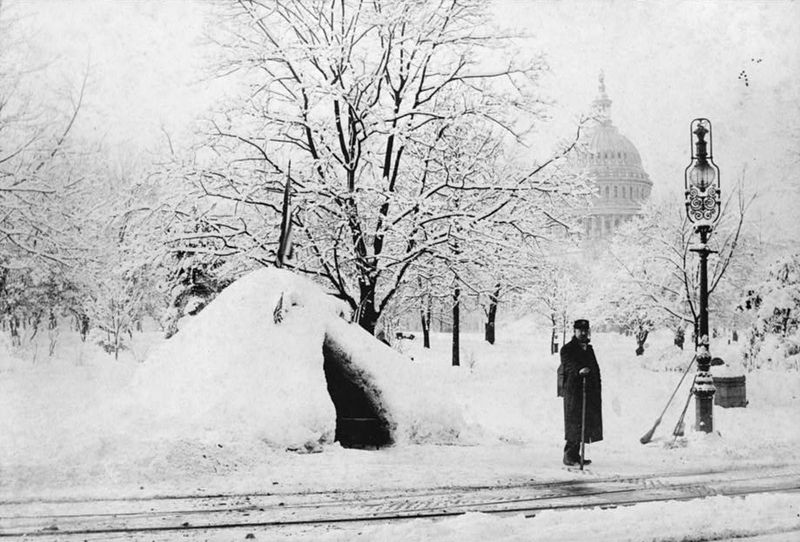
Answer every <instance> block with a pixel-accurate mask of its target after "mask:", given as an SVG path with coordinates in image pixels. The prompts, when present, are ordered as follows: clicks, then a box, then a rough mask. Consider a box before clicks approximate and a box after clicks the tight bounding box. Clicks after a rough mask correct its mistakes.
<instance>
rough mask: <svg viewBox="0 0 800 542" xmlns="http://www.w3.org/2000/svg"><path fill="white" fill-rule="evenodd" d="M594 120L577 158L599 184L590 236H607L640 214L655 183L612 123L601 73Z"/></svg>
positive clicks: (587, 226)
mask: <svg viewBox="0 0 800 542" xmlns="http://www.w3.org/2000/svg"><path fill="white" fill-rule="evenodd" d="M592 105H593V107H594V110H595V114H596V116H595V121H594V124H593V125H592V126H590V127H589V129H588V130H587V133H586V135H585V137H584V138H582V140H581V142H580V145H579V147H578V152H577V153H576V155H575V156H574V158H573V159H574V161H575V163H576V165H577V167H578V169H579V170H581V171H582V172H583V173H585V174H586V175H587V176H588V177H590V178H591V179H592V180H593V181H594V182H595V185H596V188H597V195H596V197H595V200H594V202H593V204H592V208H591V209H590V211H589V215H588V216H587V218H586V220H585V229H586V235H587V236H588V237H595V238H597V237H608V236H610V235H611V234H612V233H613V232H614V231H615V230H616V229H617V227H619V225H620V224H622V223H623V222H625V221H627V220H630V219H631V218H632V217H634V216H636V215H637V214H639V212H640V210H641V208H642V203H643V202H644V200H646V199H647V198H648V197H649V196H650V192H651V190H652V186H653V183H652V181H650V177H649V175H647V172H646V171H645V170H644V168H643V167H642V158H641V156H640V155H639V151H638V150H637V149H636V147H635V146H634V144H633V143H631V140H630V139H628V138H627V137H625V136H624V135H622V134H621V133H620V132H619V130H618V129H617V127H616V126H614V124H613V123H612V122H611V114H610V112H611V100H610V99H609V98H608V95H607V94H606V86H605V81H604V78H603V75H602V74H600V96H599V97H598V98H597V99H596V100H595V101H594V102H593V104H592Z"/></svg>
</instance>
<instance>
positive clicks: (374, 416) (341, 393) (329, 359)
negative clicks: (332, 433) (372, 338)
mask: <svg viewBox="0 0 800 542" xmlns="http://www.w3.org/2000/svg"><path fill="white" fill-rule="evenodd" d="M322 355H323V358H324V364H323V368H324V370H325V379H326V380H327V383H328V393H329V394H330V396H331V400H333V405H334V406H335V407H336V441H337V442H339V444H341V445H342V446H344V447H346V448H380V447H382V446H388V445H389V444H391V443H392V435H391V430H390V425H389V423H388V421H387V420H386V418H385V417H383V416H382V415H381V414H380V409H379V408H378V404H377V402H378V401H379V399H378V398H377V397H376V393H375V390H374V389H370V386H369V384H368V383H367V382H365V381H364V376H363V374H361V373H360V372H359V371H358V369H357V368H356V367H355V366H354V365H353V363H352V361H351V360H350V357H349V356H348V355H347V353H346V352H344V351H343V350H342V348H340V347H339V345H337V344H335V343H334V342H333V341H332V340H331V339H330V338H329V337H327V336H326V337H325V341H324V343H323V346H322Z"/></svg>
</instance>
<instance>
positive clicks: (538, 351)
mask: <svg viewBox="0 0 800 542" xmlns="http://www.w3.org/2000/svg"><path fill="white" fill-rule="evenodd" d="M281 277H283V278H281ZM266 283H270V284H272V287H271V289H270V288H267V289H265V279H264V278H263V277H262V279H260V281H259V280H256V279H252V278H251V279H250V282H249V283H248V282H246V281H245V282H244V283H241V284H239V286H238V290H237V289H236V288H234V289H233V290H230V292H229V295H228V296H227V297H225V292H224V293H223V295H221V296H220V298H218V300H217V301H215V303H216V306H215V303H212V304H211V305H209V307H207V308H206V309H205V310H204V311H203V312H202V313H201V314H200V315H199V316H197V317H196V318H197V321H191V322H188V324H187V325H186V326H184V327H183V329H182V330H181V332H180V333H179V334H178V335H176V336H175V337H174V338H173V339H171V340H170V341H168V342H166V344H164V341H162V339H160V337H159V334H158V333H157V332H149V333H145V334H141V335H138V336H136V337H134V339H133V343H132V345H131V348H130V349H128V350H126V351H125V352H123V354H122V355H121V356H120V360H119V361H115V360H114V358H113V356H109V355H107V354H105V353H103V352H102V351H101V350H100V349H99V348H98V347H95V346H93V345H91V344H89V343H81V342H80V340H79V339H78V338H77V336H75V335H73V334H71V333H69V332H68V331H66V330H64V331H62V333H61V335H60V336H59V343H58V347H57V349H56V353H55V355H54V356H53V357H48V356H47V355H46V350H44V354H43V352H42V350H43V347H42V346H39V347H38V348H36V347H35V345H28V346H26V347H24V348H22V349H15V348H12V347H11V346H10V345H9V344H8V342H7V341H6V340H5V338H2V339H0V500H3V501H13V500H20V499H36V498H60V497H87V498H98V497H144V496H155V495H174V494H193V495H203V494H210V493H229V492H264V491H273V492H274V491H282V492H287V493H288V492H303V491H329V490H339V491H345V492H346V491H355V490H363V489H384V490H396V491H402V490H404V489H409V488H414V487H442V486H448V485H470V484H476V485H480V484H502V483H519V482H524V481H530V480H536V481H547V480H563V479H568V478H571V477H575V476H576V474H575V473H573V472H569V471H566V470H564V469H562V467H561V463H560V461H561V449H562V445H563V441H562V434H563V429H562V418H561V402H560V400H559V399H558V398H557V397H556V394H555V371H556V367H557V365H558V357H557V356H551V355H550V354H549V345H548V344H547V341H548V339H549V333H548V331H547V330H543V329H538V328H537V327H536V326H535V325H534V323H533V322H534V320H533V318H526V319H523V320H520V321H517V322H512V323H508V324H506V325H502V326H500V328H499V331H498V343H497V344H496V345H494V346H490V345H488V344H486V343H484V342H482V340H481V337H480V336H477V335H465V336H463V337H462V356H461V359H462V366H461V367H457V368H456V367H451V366H450V361H449V352H450V343H449V340H450V339H449V336H448V335H445V334H434V336H433V345H432V349H431V350H430V351H426V350H423V349H422V348H421V344H420V339H419V337H418V338H417V339H416V340H414V341H408V340H405V341H403V342H402V343H401V344H397V345H395V348H396V350H399V351H400V352H401V353H402V356H401V355H397V353H394V354H392V355H388V356H387V359H385V360H382V361H381V362H380V363H384V364H387V363H393V364H395V365H394V366H388V365H387V368H386V369H385V370H383V371H384V373H386V371H389V372H390V373H391V375H392V378H393V379H395V380H397V381H398V388H397V389H398V390H400V391H401V392H402V393H399V392H397V391H395V397H393V398H391V401H395V403H397V402H398V401H401V402H403V403H404V405H403V408H401V409H400V410H401V411H402V412H401V413H400V414H399V416H400V418H399V423H400V424H401V425H403V424H405V426H404V427H413V428H414V430H413V431H411V432H407V433H405V437H404V438H403V439H401V441H400V442H398V444H396V445H395V446H393V447H390V448H386V449H382V450H379V451H365V450H352V449H344V448H342V447H340V446H339V445H338V444H336V443H333V442H331V440H332V432H333V429H334V427H335V410H334V408H333V405H332V403H330V402H329V401H328V398H327V397H325V396H324V394H320V390H321V389H324V375H323V372H322V353H321V348H320V347H319V345H320V344H321V343H320V341H321V337H322V336H323V332H324V329H325V328H326V326H328V324H327V323H326V322H330V321H331V320H330V319H337V318H338V316H337V315H336V307H335V305H331V306H327V302H326V301H324V300H322V299H321V298H319V297H318V296H317V295H316V293H315V292H313V291H312V290H313V289H309V288H307V286H306V285H305V283H294V282H293V280H292V279H288V278H286V277H285V276H283V275H281V276H279V277H278V278H276V277H275V276H270V277H267V279H266ZM237 284H238V283H237ZM226 292H228V290H226ZM280 292H284V293H287V297H286V301H287V303H286V304H285V308H286V311H285V312H286V314H285V318H284V321H283V322H281V323H280V324H277V325H275V324H273V322H272V317H273V309H274V307H275V303H276V301H277V298H278V297H279V294H280ZM589 316H591V315H589ZM337 321H338V320H337ZM220 337H229V338H230V341H229V342H225V341H222V340H220ZM2 341H6V342H2ZM593 343H594V345H595V351H596V353H597V355H598V358H599V362H600V366H601V370H602V376H603V402H604V403H603V405H604V407H603V408H604V412H603V413H604V429H605V440H604V441H603V442H600V443H596V444H592V445H591V446H589V447H588V448H587V455H588V456H589V457H591V458H592V460H593V461H594V464H593V465H592V470H593V472H595V473H598V474H600V475H616V474H620V475H635V474H640V473H651V472H670V471H676V470H686V469H690V468H694V469H702V468H725V467H731V466H743V465H787V464H789V465H800V446H799V445H800V423H798V413H800V374H798V373H797V372H775V371H769V370H759V371H756V372H751V373H748V374H747V375H746V376H747V398H748V400H749V404H748V406H747V408H731V409H723V408H715V410H714V416H715V418H714V423H715V429H716V431H715V432H714V433H712V434H709V435H707V434H702V433H696V432H693V431H691V430H690V429H691V427H692V426H693V423H694V406H693V404H692V405H690V408H689V411H688V414H687V434H686V437H685V438H680V439H677V440H675V441H674V442H673V440H674V439H673V438H672V436H671V433H672V429H673V427H674V425H675V423H676V421H677V419H678V416H679V414H680V411H681V409H682V408H683V406H684V403H685V400H686V398H687V397H688V386H689V382H688V380H689V378H687V381H686V382H684V384H683V386H682V388H681V390H679V392H678V394H677V395H676V398H675V400H674V401H673V404H672V406H671V408H670V409H669V410H668V411H667V413H666V414H665V416H664V418H663V422H662V423H661V425H660V426H659V428H658V430H657V431H656V436H655V439H654V441H653V442H652V443H650V444H648V445H647V446H642V445H641V444H640V443H639V437H640V436H641V435H642V434H643V433H644V432H645V431H647V430H648V429H649V428H650V427H651V426H652V425H653V422H654V421H655V419H656V418H657V417H658V415H659V413H660V412H661V409H662V408H663V406H664V403H665V402H666V400H667V398H668V397H669V395H670V393H671V392H672V390H673V389H674V387H675V385H676V384H677V383H678V381H679V379H680V375H681V372H680V371H675V370H670V371H665V370H660V371H659V370H655V369H658V368H662V367H681V366H685V364H686V363H688V362H689V360H690V359H691V353H690V352H688V351H685V352H681V351H680V350H678V349H677V348H676V347H674V346H672V345H671V339H670V337H669V335H668V334H661V333H656V334H654V335H653V336H652V337H651V339H650V340H649V348H648V350H647V352H646V353H645V355H644V356H642V357H637V356H635V355H634V349H635V346H636V345H635V343H634V341H633V339H632V338H629V337H622V336H620V335H616V334H596V335H595V336H594V337H593ZM34 351H35V354H36V355H35V358H34ZM712 351H713V352H715V354H720V353H721V354H722V357H723V358H725V359H726V360H728V362H729V366H728V367H726V368H723V369H721V371H723V372H725V373H726V374H729V375H730V374H735V373H736V372H737V369H736V356H737V354H736V348H735V345H733V346H729V345H727V344H714V343H712ZM276 352H277V353H279V355H276ZM375 355H377V354H375ZM412 357H413V361H411V359H408V358H412ZM34 359H35V362H34V361H33V360H34ZM144 360H146V361H144ZM387 360H389V361H388V362H387ZM398 367H399V368H398ZM390 369H391V371H390ZM387 374H388V373H387ZM690 374H691V373H690ZM390 395H391V394H390ZM391 401H390V402H391ZM315 442H316V445H314V443H315ZM287 448H290V449H292V450H295V451H287ZM297 450H299V451H297ZM307 452H312V453H307ZM578 476H580V474H578ZM799 513H800V497H798V496H797V495H784V496H775V495H753V496H748V497H743V498H742V497H739V498H728V497H709V498H705V499H698V500H694V501H690V502H672V503H649V504H640V505H636V506H631V507H627V508H621V509H610V510H600V509H594V510H584V511H574V510H573V511H559V512H555V511H554V512H545V513H541V514H538V515H537V516H536V517H534V518H531V519H525V518H523V517H522V516H516V517H497V516H488V515H484V514H467V515H465V516H461V517H457V518H453V519H446V520H440V521H435V522H434V521H418V522H412V523H404V524H399V525H378V526H372V527H368V528H362V529H359V532H360V533H361V535H360V539H363V540H460V541H461V540H484V539H490V540H574V539H577V538H578V537H579V536H581V535H585V534H586V533H592V539H597V540H601V539H602V540H647V539H653V540H656V539H660V538H658V537H659V536H663V535H664V533H668V534H669V536H671V537H674V538H673V539H675V540H681V539H682V538H681V537H690V536H694V537H695V538H691V539H692V540H695V539H703V537H705V538H710V537H716V538H717V539H719V537H720V536H724V534H725V533H726V532H735V529H736V528H737V526H739V527H740V531H741V530H742V529H745V528H750V529H752V530H753V531H752V532H757V531H758V530H759V528H760V527H764V528H763V529H761V530H762V531H764V530H769V529H775V528H776V526H784V527H786V526H788V527H791V526H797V527H798V528H800V519H798V518H800V516H798V514H799ZM732 529H733V530H732ZM353 536H354V535H353V533H350V534H349V535H348V534H347V533H343V532H342V531H341V530H340V529H337V530H335V531H331V532H330V533H328V535H327V537H325V539H330V540H336V539H341V540H346V539H351V538H353ZM315 539H319V536H318V535H315Z"/></svg>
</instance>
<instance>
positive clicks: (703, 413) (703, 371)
mask: <svg viewBox="0 0 800 542" xmlns="http://www.w3.org/2000/svg"><path fill="white" fill-rule="evenodd" d="M690 131H691V141H692V151H693V152H692V163H691V164H689V167H687V168H686V171H685V173H684V186H685V189H686V192H685V197H686V215H687V216H688V217H689V222H691V223H692V224H693V225H694V228H695V231H696V232H697V233H699V234H700V245H699V246H697V247H695V248H692V249H691V251H692V252H697V253H698V254H699V255H700V326H699V329H698V330H697V343H696V345H695V348H696V352H697V375H696V377H695V383H694V394H695V408H696V411H695V412H696V417H695V419H696V422H695V430H697V431H704V432H706V433H710V432H711V431H713V430H714V416H713V410H712V409H713V406H714V392H715V391H716V389H715V388H714V379H713V378H712V376H711V371H710V369H711V353H710V352H709V339H708V255H709V254H710V253H711V252H712V251H711V250H710V249H709V248H708V237H709V235H711V230H712V228H713V226H714V224H715V223H716V222H717V220H718V219H719V215H720V190H719V187H720V182H719V168H718V167H717V166H716V164H714V161H713V159H712V156H713V155H712V145H711V122H710V121H709V120H708V119H694V120H693V121H692V123H691V125H690ZM706 137H708V141H706Z"/></svg>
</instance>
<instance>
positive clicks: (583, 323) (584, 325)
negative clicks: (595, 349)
mask: <svg viewBox="0 0 800 542" xmlns="http://www.w3.org/2000/svg"><path fill="white" fill-rule="evenodd" d="M574 328H575V329H589V320H583V319H581V320H575V326H574Z"/></svg>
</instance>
